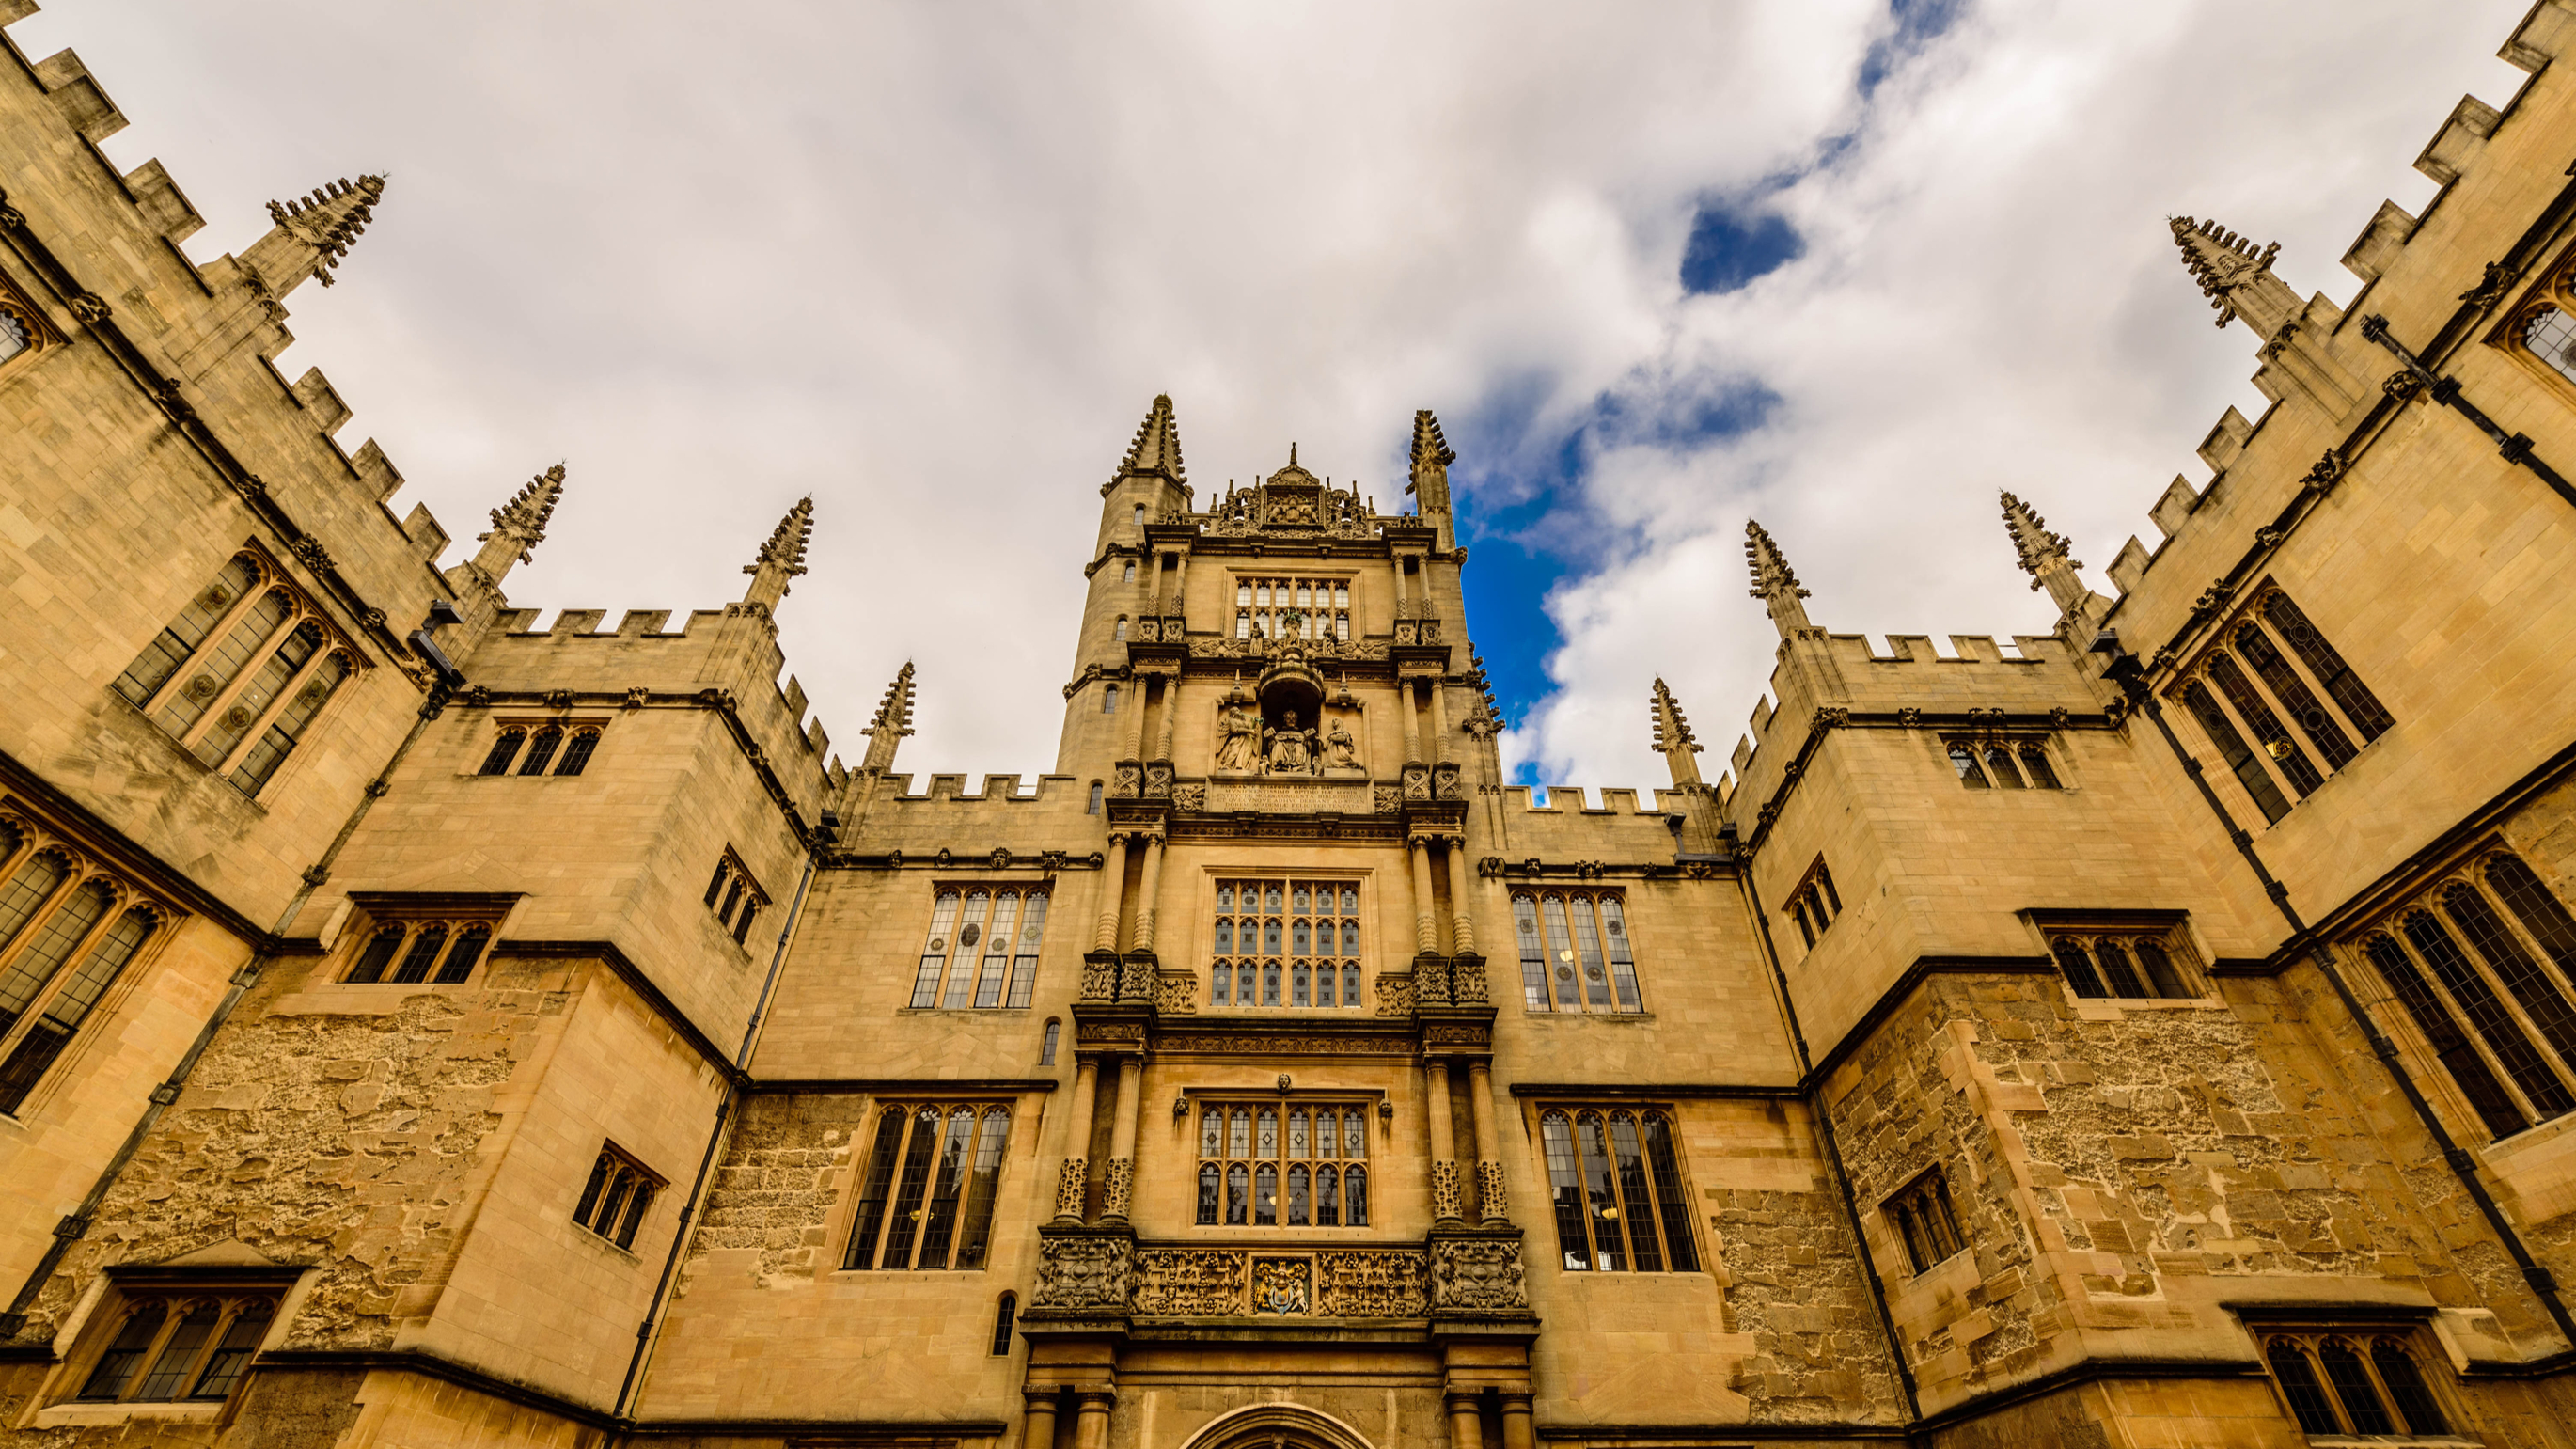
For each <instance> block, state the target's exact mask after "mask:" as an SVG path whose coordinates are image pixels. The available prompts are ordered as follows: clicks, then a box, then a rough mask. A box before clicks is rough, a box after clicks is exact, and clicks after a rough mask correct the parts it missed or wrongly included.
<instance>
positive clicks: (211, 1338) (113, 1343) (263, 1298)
mask: <svg viewBox="0 0 2576 1449" xmlns="http://www.w3.org/2000/svg"><path fill="white" fill-rule="evenodd" d="M281 1296H282V1290H280V1289H278V1288H274V1287H242V1288H230V1289H218V1288H207V1289H203V1290H196V1291H190V1292H179V1291H172V1290H132V1291H127V1292H124V1293H122V1294H120V1296H119V1301H118V1302H117V1304H116V1317H115V1318H114V1319H113V1324H114V1328H113V1333H112V1334H111V1336H110V1337H109V1338H108V1340H107V1344H106V1346H105V1347H104V1348H102V1349H100V1350H99V1354H98V1358H97V1360H96V1361H95V1362H93V1363H92V1364H91V1365H90V1366H89V1372H88V1373H87V1374H85V1375H83V1376H82V1378H81V1381H80V1382H81V1386H80V1389H79V1391H78V1392H77V1393H75V1394H73V1395H72V1398H73V1401H74V1402H77V1403H90V1404H100V1403H129V1404H167V1403H220V1402H222V1401H223V1400H225V1399H228V1398H230V1397H232V1394H233V1391H234V1390H235V1389H237V1388H239V1387H241V1382H242V1378H243V1376H244V1371H245V1370H246V1369H248V1368H249V1366H250V1360H251V1357H252V1355H253V1354H255V1353H257V1352H258V1351H259V1347H260V1344H261V1342H262V1340H264V1339H265V1338H267V1336H268V1331H269V1328H270V1326H271V1325H272V1324H273V1323H274V1322H275V1320H276V1315H277V1305H278V1300H279V1298H280V1297H281Z"/></svg>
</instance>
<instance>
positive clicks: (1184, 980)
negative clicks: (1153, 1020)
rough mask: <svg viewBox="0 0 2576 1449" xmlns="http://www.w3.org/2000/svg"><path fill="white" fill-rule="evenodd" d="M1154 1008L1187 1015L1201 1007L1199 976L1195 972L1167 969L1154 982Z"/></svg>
mask: <svg viewBox="0 0 2576 1449" xmlns="http://www.w3.org/2000/svg"><path fill="white" fill-rule="evenodd" d="M1154 1009H1155V1010H1156V1011H1160V1012H1164V1013H1167V1014H1179V1015H1187V1014H1188V1013H1191V1012H1194V1011H1197V1010H1198V1009H1199V978H1198V976H1197V975H1196V973H1194V972H1189V971H1166V972H1164V973H1162V975H1161V977H1160V978H1159V979H1158V980H1157V981H1156V982H1155V983H1154Z"/></svg>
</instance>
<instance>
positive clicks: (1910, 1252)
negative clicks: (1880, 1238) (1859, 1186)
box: [1882, 1167, 1968, 1273]
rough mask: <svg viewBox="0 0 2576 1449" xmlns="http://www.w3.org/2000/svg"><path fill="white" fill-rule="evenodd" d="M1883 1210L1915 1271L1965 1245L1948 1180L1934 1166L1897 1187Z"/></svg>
mask: <svg viewBox="0 0 2576 1449" xmlns="http://www.w3.org/2000/svg"><path fill="white" fill-rule="evenodd" d="M1882 1211H1884V1212H1885V1213H1886V1214H1887V1223H1888V1226H1889V1227H1890V1228H1893V1229H1894V1230H1895V1232H1896V1238H1897V1241H1899V1242H1901V1243H1903V1244H1904V1245H1905V1256H1906V1260H1907V1261H1908V1262H1910V1263H1912V1264H1913V1266H1914V1271H1915V1272H1916V1273H1924V1272H1928V1271H1930V1270H1931V1268H1932V1266H1933V1265H1934V1264H1936V1263H1940V1262H1943V1261H1946V1260H1947V1259H1948V1258H1949V1257H1950V1256H1951V1255H1952V1254H1954V1253H1957V1252H1959V1251H1960V1250H1961V1249H1964V1248H1965V1247H1967V1245H1968V1240H1967V1238H1966V1236H1965V1235H1963V1234H1962V1233H1961V1232H1960V1231H1959V1219H1958V1216H1957V1215H1956V1214H1955V1213H1953V1212H1952V1211H1951V1209H1950V1184H1949V1180H1948V1179H1947V1178H1945V1177H1943V1176H1942V1174H1941V1169H1939V1168H1937V1167H1935V1168H1933V1169H1931V1170H1930V1171H1928V1172H1925V1173H1924V1174H1923V1175H1922V1176H1920V1177H1917V1178H1915V1179H1914V1180H1913V1181H1912V1182H1909V1183H1907V1184H1906V1185H1905V1186H1904V1187H1902V1188H1900V1189H1898V1190H1897V1192H1896V1193H1895V1195H1894V1196H1892V1197H1890V1198H1888V1200H1887V1203H1886V1205H1885V1207H1884V1208H1883V1209H1882Z"/></svg>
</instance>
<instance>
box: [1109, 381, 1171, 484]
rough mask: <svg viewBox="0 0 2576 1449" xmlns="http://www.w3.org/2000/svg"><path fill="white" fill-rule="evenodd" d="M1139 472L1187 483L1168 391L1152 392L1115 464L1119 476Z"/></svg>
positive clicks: (1127, 475) (1122, 476) (1123, 476)
mask: <svg viewBox="0 0 2576 1449" xmlns="http://www.w3.org/2000/svg"><path fill="white" fill-rule="evenodd" d="M1139 473H1143V474H1149V475H1159V476H1161V477H1163V478H1167V479H1169V480H1170V481H1172V482H1174V483H1178V484H1181V485H1183V486H1184V487H1186V486H1188V484H1189V481H1190V479H1189V473H1188V471H1187V470H1186V469H1184V468H1183V467H1182V466H1181V430H1180V425H1179V424H1178V423H1177V422H1175V421H1174V419H1173V417H1172V396H1171V394H1170V393H1157V394H1155V397H1154V405H1153V407H1151V408H1150V409H1148V410H1147V411H1146V413H1145V421H1144V422H1142V423H1140V424H1138V425H1137V428H1136V440H1135V441H1134V442H1132V443H1129V444H1128V445H1127V456H1126V457H1125V458H1124V459H1122V460H1120V462H1119V464H1118V477H1120V478H1125V477H1129V476H1131V475H1134V474H1139ZM1111 481H1113V482H1114V481H1116V480H1115V479H1113V480H1111Z"/></svg>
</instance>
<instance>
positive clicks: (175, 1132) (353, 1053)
mask: <svg viewBox="0 0 2576 1449" xmlns="http://www.w3.org/2000/svg"><path fill="white" fill-rule="evenodd" d="M303 975H304V973H303V972H302V971H299V970H292V969H276V970H272V972H271V973H270V976H269V978H268V979H267V980H265V981H263V983H262V984H261V986H260V987H259V988H257V989H256V990H255V991H254V992H253V994H252V997H251V998H250V999H249V1000H248V1001H246V1002H245V1003H244V1009H243V1010H242V1011H241V1012H240V1013H238V1014H237V1015H236V1016H235V1018H234V1021H233V1023H232V1024H231V1025H229V1026H227V1027H226V1028H225V1030H224V1031H223V1032H222V1033H221V1034H220V1035H218V1036H217V1037H216V1039H215V1043H214V1045H213V1046H212V1047H211V1048H210V1049H209V1050H208V1051H207V1054H206V1056H205V1058H204V1059H203V1061H202V1062H200V1064H199V1065H198V1068H197V1072H196V1075H195V1076H194V1078H192V1079H191V1081H190V1082H189V1085H188V1088H187V1090H186V1091H185V1092H184V1093H182V1094H181V1096H180V1098H179V1100H178V1102H177V1103H176V1104H174V1105H173V1106H172V1108H171V1110H170V1111H169V1112H168V1113H167V1114H166V1115H164V1116H163V1118H162V1119H161V1122H160V1124H159V1125H158V1127H156V1129H155V1130H154V1132H153V1134H152V1137H151V1138H150V1140H148V1141H147V1142H145V1143H144V1145H143V1148H142V1150H141V1151H140V1152H138V1153H137V1154H136V1156H135V1159H134V1162H133V1164H132V1166H131V1167H129V1168H128V1169H127V1171H126V1172H125V1174H124V1176H123V1177H122V1178H121V1179H120V1180H119V1181H118V1183H117V1185H116V1187H115V1189H114V1190H113V1191H112V1192H110V1193H109V1195H108V1198H107V1201H106V1203H105V1204H104V1205H102V1207H101V1209H100V1211H99V1215H98V1221H97V1225H96V1226H95V1227H94V1228H92V1230H91V1231H90V1234H89V1236H88V1237H87V1238H86V1239H84V1240H83V1241H82V1242H81V1243H80V1244H79V1245H78V1246H77V1247H75V1248H74V1249H73V1250H72V1252H71V1253H70V1254H69V1255H67V1256H66V1258H65V1259H64V1262H63V1264H62V1267H61V1269H60V1270H59V1271H57V1272H56V1274H55V1276H54V1278H53V1280H52V1282H50V1283H49V1284H47V1285H46V1288H45V1292H44V1296H43V1297H42V1298H41V1299H40V1300H39V1301H38V1303H37V1305H36V1308H35V1310H34V1312H33V1314H32V1315H31V1316H30V1334H31V1336H32V1335H38V1334H43V1333H48V1332H51V1331H52V1330H53V1327H54V1325H55V1324H56V1323H57V1322H58V1321H59V1319H60V1317H61V1315H62V1313H63V1312H64V1311H65V1309H66V1308H68V1307H69V1306H70V1304H71V1303H72V1301H73V1299H74V1297H75V1296H76V1295H77V1294H78V1293H79V1291H80V1289H81V1287H82V1285H84V1284H86V1283H87V1282H89V1281H90V1279H91V1277H92V1276H93V1275H94V1274H96V1273H97V1272H98V1271H99V1270H100V1269H102V1268H104V1267H107V1266H109V1265H111V1264H114V1263H126V1262H130V1263H152V1262H161V1261H165V1260H168V1259H171V1258H175V1257H179V1256H182V1255H184V1254H187V1253H191V1252H194V1251H196V1250H198V1249H200V1248H204V1247H208V1246H210V1245H213V1244H217V1243H221V1242H224V1241H226V1240H228V1239H238V1240H239V1241H241V1242H242V1243H244V1244H246V1245H247V1246H249V1247H250V1248H252V1249H253V1250H255V1251H257V1252H259V1253H261V1254H263V1255H265V1256H267V1257H269V1258H270V1259H272V1260H274V1261H277V1262H281V1263H304V1264H318V1265H320V1266H321V1267H322V1269H323V1271H322V1274H321V1277H320V1280H319V1281H318V1282H317V1283H316V1284H315V1285H314V1287H313V1291H312V1293H311V1294H310V1296H309V1297H308V1298H307V1299H306V1301H305V1304H304V1308H303V1311H302V1312H301V1313H300V1314H299V1315H298V1316H297V1318H296V1321H295V1324H294V1327H293V1332H292V1336H291V1338H290V1339H289V1341H288V1344H287V1346H289V1347H293V1348H335V1349H356V1348H382V1347H386V1346H389V1345H390V1344H391V1343H392V1341H393V1338H394V1334H395V1331H396V1329H397V1327H398V1326H399V1325H400V1323H401V1322H402V1321H404V1320H406V1319H416V1318H419V1317H423V1316H426V1315H427V1313H428V1312H429V1310H430V1308H431V1307H432V1305H434V1304H435V1303H436V1301H437V1298H438V1293H439V1289H440V1287H441V1285H442V1284H443V1283H444V1281H445V1277H446V1272H447V1268H448V1266H449V1264H450V1263H451V1262H452V1260H453V1255H454V1252H455V1249H456V1246H457V1243H458V1241H459V1240H460V1239H461V1238H462V1236H463V1234H464V1233H465V1231H466V1229H467V1227H468V1226H469V1225H470V1222H471V1219H472V1216H473V1214H474V1211H475V1209H476V1207H477V1205H478V1201H477V1196H476V1194H475V1193H474V1192H473V1191H472V1186H473V1183H474V1180H475V1179H476V1178H477V1177H478V1176H480V1175H482V1174H485V1173H488V1171H489V1169H490V1166H491V1164H492V1162H493V1161H494V1159H496V1158H497V1156H498V1154H499V1152H500V1151H501V1150H502V1148H503V1147H504V1146H505V1145H506V1144H505V1142H504V1141H503V1140H501V1139H500V1138H498V1137H496V1135H495V1130H494V1129H495V1128H496V1127H498V1126H499V1125H500V1123H501V1122H502V1118H503V1110H504V1104H503V1103H502V1102H501V1101H500V1098H501V1097H502V1096H503V1094H504V1093H505V1092H508V1091H511V1090H513V1087H514V1084H513V1077H514V1074H516V1073H518V1072H519V1070H520V1069H521V1067H522V1066H523V1065H526V1064H528V1063H529V1062H531V1060H532V1059H535V1058H537V1057H539V1056H540V1055H541V1053H542V1052H543V1050H544V1048H545V1045H546V1043H547V1042H548V1041H550V1040H551V1039H552V1038H553V1037H554V1036H555V1035H556V1033H558V1032H559V1031H560V1029H561V1026H562V1023H563V1020H564V1018H565V1015H566V1013H567V1011H568V1010H569V1007H570V1005H571V1000H572V997H571V994H570V992H569V991H568V990H567V989H566V982H567V973H566V968H564V967H563V966H562V965H561V964H559V963H552V962H537V961H520V960H512V959H508V958H495V959H494V960H493V961H492V962H491V963H490V964H488V965H487V966H486V967H485V968H484V975H483V977H482V978H481V984H480V985H479V986H477V987H441V988H437V989H434V990H433V989H427V988H424V989H421V990H418V991H416V992H411V993H408V994H403V995H401V997H400V1000H399V1004H398V1005H397V1004H392V1003H390V1002H389V1003H388V1009H385V1010H383V1011H381V1012H379V1013H376V1014H368V1015H356V1014H347V1013H348V1012H349V1010H350V1009H351V1008H348V1007H346V1006H343V1007H341V1008H338V1009H336V1010H335V1011H334V1012H333V1013H332V1014H328V1015H324V1014H317V1013H312V1012H311V1011H310V1008H309V1007H308V1006H307V1005H305V1004H304V1003H299V1002H298V1001H295V1000H293V999H290V997H291V987H292V986H293V985H296V984H300V982H301V978H302V977H303ZM307 1000H308V1001H309V998H308V999H307Z"/></svg>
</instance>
